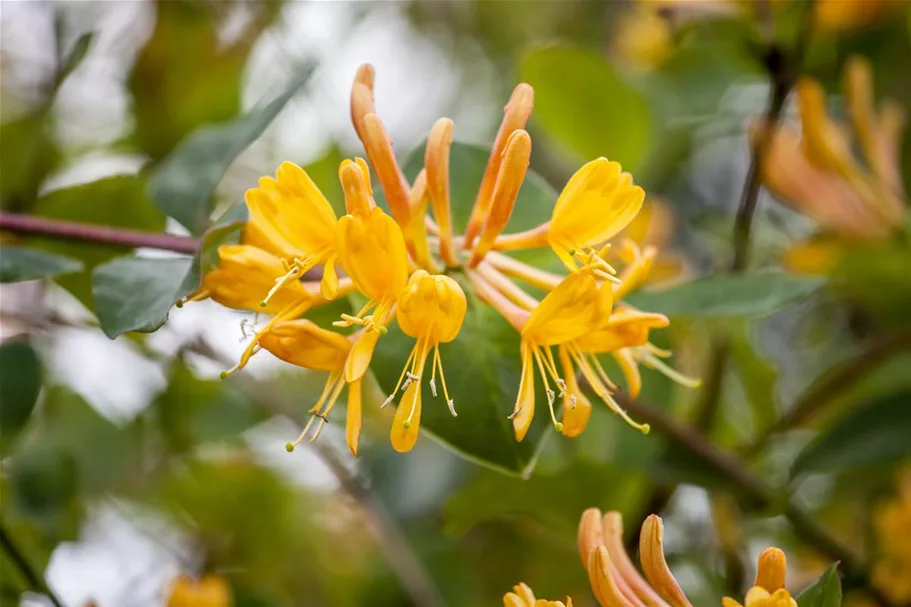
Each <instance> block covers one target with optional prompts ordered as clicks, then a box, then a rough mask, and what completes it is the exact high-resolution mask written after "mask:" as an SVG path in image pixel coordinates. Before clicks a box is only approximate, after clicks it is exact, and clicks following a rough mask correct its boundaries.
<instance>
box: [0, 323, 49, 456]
mask: <svg viewBox="0 0 911 607" xmlns="http://www.w3.org/2000/svg"><path fill="white" fill-rule="evenodd" d="M42 380H43V371H42V366H41V359H39V358H38V354H36V353H35V350H34V349H33V348H32V345H31V344H30V343H29V342H28V340H24V339H13V340H9V341H6V342H4V343H3V345H2V346H0V428H3V433H2V435H0V447H2V449H3V451H4V452H5V451H6V448H7V447H8V446H9V444H10V443H12V441H13V440H15V438H16V437H17V436H18V435H19V431H20V430H22V428H23V427H24V426H25V425H26V424H27V423H28V420H29V419H30V418H31V416H32V411H33V410H34V409H35V403H37V402H38V395H39V394H40V393H41V384H42Z"/></svg>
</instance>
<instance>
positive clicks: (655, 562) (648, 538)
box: [639, 514, 693, 607]
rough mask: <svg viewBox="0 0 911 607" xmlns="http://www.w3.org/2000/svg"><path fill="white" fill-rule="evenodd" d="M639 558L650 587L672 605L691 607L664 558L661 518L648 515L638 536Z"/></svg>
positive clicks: (673, 606)
mask: <svg viewBox="0 0 911 607" xmlns="http://www.w3.org/2000/svg"><path fill="white" fill-rule="evenodd" d="M639 558H640V560H641V562H642V571H643V572H644V573H645V577H646V578H648V581H649V583H650V584H651V585H652V588H654V589H655V591H656V592H657V593H658V594H659V595H661V598H663V599H664V600H665V601H667V602H668V603H670V604H671V606H672V607H693V606H692V604H691V603H690V602H689V600H688V599H687V598H686V596H685V595H684V594H683V590H681V589H680V585H679V584H678V583H677V580H676V579H674V575H673V574H672V573H671V570H670V568H669V567H668V566H667V561H666V560H665V559H664V525H663V523H662V522H661V518H660V517H658V516H655V515H654V514H652V515H649V517H648V518H647V519H645V522H644V523H643V524H642V532H641V534H640V536H639Z"/></svg>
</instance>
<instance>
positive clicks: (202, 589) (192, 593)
mask: <svg viewBox="0 0 911 607" xmlns="http://www.w3.org/2000/svg"><path fill="white" fill-rule="evenodd" d="M233 604H234V599H233V598H232V596H231V587H230V586H229V585H228V583H227V582H226V581H225V579H224V578H223V577H221V576H218V575H206V576H203V577H201V578H199V579H193V578H190V577H187V576H185V575H182V576H180V577H179V578H177V579H176V580H175V581H174V585H173V587H172V588H171V593H170V596H169V597H168V602H167V607H231V605H233Z"/></svg>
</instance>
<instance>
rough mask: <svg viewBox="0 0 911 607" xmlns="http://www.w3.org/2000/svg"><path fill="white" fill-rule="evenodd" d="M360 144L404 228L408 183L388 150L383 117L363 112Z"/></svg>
mask: <svg viewBox="0 0 911 607" xmlns="http://www.w3.org/2000/svg"><path fill="white" fill-rule="evenodd" d="M364 135H365V140H364V147H365V148H366V149H367V156H369V158H370V164H372V165H373V170H374V171H375V172H376V176H377V179H378V180H379V182H380V185H381V186H382V187H383V193H384V194H385V195H386V203H387V204H388V205H389V210H390V211H391V212H392V216H393V217H394V218H395V221H396V222H397V223H398V224H399V226H401V227H402V229H405V228H407V227H408V222H409V219H410V216H411V214H410V211H409V208H408V192H409V191H410V190H411V187H410V186H409V185H408V180H406V179H405V176H404V175H403V174H402V171H401V169H400V168H399V165H398V162H396V160H395V153H394V152H393V151H392V140H391V139H390V138H389V133H387V132H386V127H385V126H384V125H383V121H382V120H380V117H379V116H377V115H376V114H367V115H365V116H364Z"/></svg>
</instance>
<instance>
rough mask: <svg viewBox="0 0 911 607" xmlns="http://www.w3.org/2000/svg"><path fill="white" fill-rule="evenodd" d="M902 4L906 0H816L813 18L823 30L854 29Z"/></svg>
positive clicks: (867, 23)
mask: <svg viewBox="0 0 911 607" xmlns="http://www.w3.org/2000/svg"><path fill="white" fill-rule="evenodd" d="M902 4H907V0H889V1H886V0H816V1H815V2H814V3H813V12H814V14H813V18H814V23H815V25H816V26H817V27H819V28H820V29H821V30H824V31H830V32H848V31H855V30H859V29H864V28H867V27H869V26H871V25H873V24H874V23H876V22H877V21H881V20H882V19H883V17H884V16H886V15H888V14H889V13H892V12H894V11H895V10H897V9H900V8H901V6H902Z"/></svg>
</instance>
